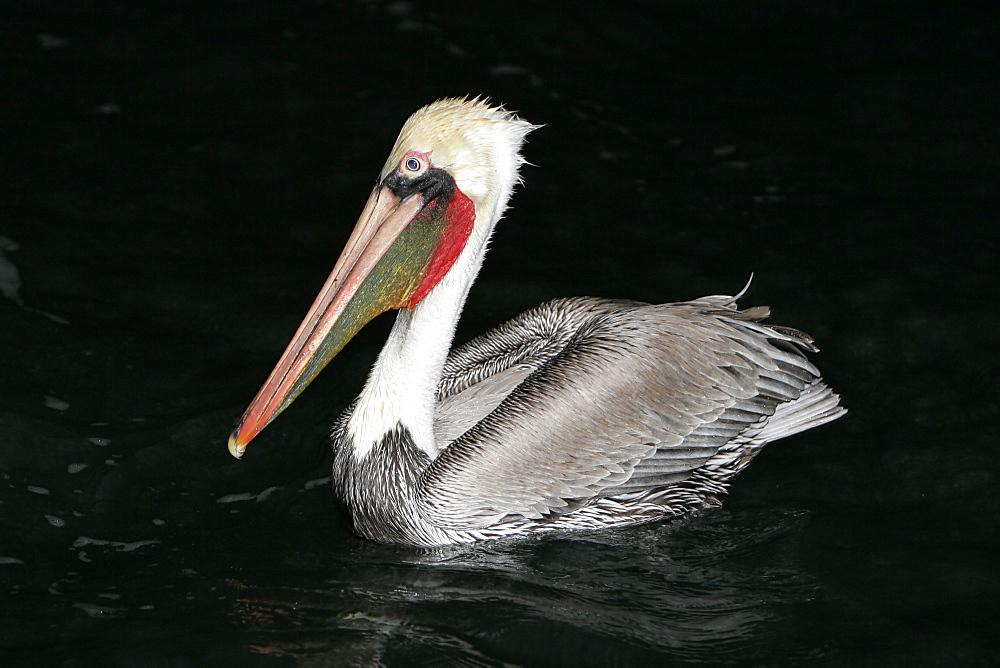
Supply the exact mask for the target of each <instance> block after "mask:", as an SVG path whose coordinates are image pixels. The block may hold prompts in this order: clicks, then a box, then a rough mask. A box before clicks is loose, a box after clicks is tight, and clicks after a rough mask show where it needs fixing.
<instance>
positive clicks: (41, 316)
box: [0, 0, 1000, 666]
mask: <svg viewBox="0 0 1000 668" xmlns="http://www.w3.org/2000/svg"><path fill="white" fill-rule="evenodd" d="M0 44H2V45H3V46H2V51H0V54H2V55H0V58H2V60H0V88H2V91H3V92H2V93H0V119H2V127H3V132H2V133H0V237H2V238H0V250H2V256H0V257H2V260H0V287H2V289H3V297H0V364H2V369H3V371H2V375H0V532H2V533H0V596H2V599H0V656H2V657H3V658H4V662H5V663H6V664H8V665H9V664H10V663H15V664H16V663H25V662H28V661H32V662H39V661H41V662H43V663H46V664H56V665H60V664H64V665H95V664H102V665H106V664H113V665H133V664H146V663H154V664H155V665H188V664H195V665H197V664H216V663H219V662H221V661H229V662H238V663H240V664H250V665H253V664H265V665H270V664H273V663H280V662H285V663H293V662H301V663H303V664H307V665H308V664H319V665H323V664H336V665H340V664H344V665H350V664H360V665H376V664H388V665H405V664H411V663H415V662H421V663H431V664H439V665H494V664H500V663H513V664H526V665H594V666H597V665H600V666H605V665H645V664H653V663H662V662H664V661H667V662H679V661H694V662H706V663H720V662H738V663H759V664H785V663H812V662H818V663H823V664H832V665H839V664H844V663H847V662H848V661H853V662H858V661H860V662H862V663H864V664H868V665H881V664H892V665H903V664H931V665H934V664H936V665H954V664H964V665H970V664H972V665H974V664H988V663H991V662H993V661H995V660H996V653H997V651H998V650H1000V642H998V641H997V640H996V637H997V631H998V628H997V627H998V624H997V621H996V620H997V619H998V613H1000V609H998V608H1000V606H998V603H997V600H998V597H1000V577H998V567H997V555H998V554H1000V539H998V524H1000V523H998V519H1000V517H998V516H1000V513H998V511H1000V493H998V490H997V465H996V460H997V456H998V452H997V450H998V448H997V438H996V436H995V433H994V432H995V427H996V424H997V422H998V420H1000V410H998V402H997V396H998V394H997V384H996V380H995V376H996V373H997V345H996V341H997V334H996V332H997V331H998V329H997V328H998V324H1000V323H998V315H997V313H998V308H997V306H998V304H997V298H996V292H997V287H998V285H1000V284H998V282H997V278H998V276H997V274H998V272H997V263H998V259H997V240H998V239H997V236H998V235H997V227H996V223H997V211H998V193H1000V188H998V177H1000V170H998V164H997V157H996V156H997V153H998V149H1000V137H998V130H997V118H998V117H1000V88H998V85H997V79H996V75H995V64H996V61H997V56H998V54H997V50H998V44H1000V41H998V30H997V20H996V17H995V15H994V14H992V13H990V12H987V11H985V8H984V10H983V11H979V12H977V11H976V10H975V9H974V8H966V9H955V8H949V7H947V6H940V7H938V6H937V5H931V4H926V5H919V4H914V3H903V2H898V3H891V2H890V3H862V2H857V3H851V2H832V1H830V2H819V3H791V2H765V3H741V2H724V1H720V2H712V1H710V2H680V3H655V2H633V3H612V2H605V3H590V4H589V5H588V8H587V9H580V8H576V9H573V10H563V9H557V8H556V7H555V5H551V6H549V8H548V9H544V8H540V7H537V6H535V7H531V8H524V9H518V6H517V5H512V4H508V3H504V4H499V3H498V4H495V5H494V4H490V5H486V4H484V5H481V6H480V5H475V4H473V5H468V6H466V7H465V8H463V9H460V10H459V9H456V8H455V7H454V6H453V5H452V4H451V3H446V2H428V3H420V2H392V3H382V2H345V3H332V2H331V3H282V4H271V5H269V4H263V3H257V2H221V3H213V4H211V6H210V7H208V8H205V7H202V3H194V2H190V3H184V2H180V3H178V2H170V3H167V2H163V3H151V4H146V5H144V6H142V8H136V7H135V6H133V5H130V4H116V3H111V2H103V1H101V0H94V1H93V2H89V3H70V4H63V3H46V2H20V3H10V4H5V5H4V6H3V8H0ZM466 93H473V94H475V93H484V94H489V95H491V96H492V97H493V98H494V99H496V100H499V101H504V102H506V103H508V104H509V105H510V107H511V108H515V109H518V110H521V111H522V112H523V114H524V116H525V117H526V118H527V119H529V120H530V121H532V122H534V123H544V124H546V127H545V128H544V129H542V130H539V131H538V132H536V133H535V134H533V135H532V137H531V141H530V144H529V146H528V149H527V157H528V159H529V160H530V161H531V162H532V163H534V164H535V165H537V168H529V169H528V170H527V171H526V173H525V178H526V185H525V186H524V187H523V188H522V189H521V191H520V192H519V193H518V194H517V196H516V199H515V201H514V208H513V210H512V211H511V213H510V215H509V216H508V219H507V220H506V221H505V222H504V223H502V224H501V226H500V228H499V229H498V234H497V237H496V241H495V243H494V245H493V250H492V252H491V254H490V256H489V257H488V259H487V262H486V266H485V269H484V271H483V273H482V275H481V279H480V281H479V282H478V283H477V285H476V287H475V288H474V289H473V292H472V296H471V298H470V302H469V306H468V308H467V310H466V315H465V318H464V320H463V322H462V325H461V329H460V332H459V338H460V339H463V340H464V339H467V338H469V337H471V336H472V335H474V334H476V333H478V332H480V331H482V330H484V329H485V328H487V327H489V326H492V325H494V324H497V323H498V322H501V321H503V320H505V319H506V318H508V317H510V316H512V315H513V314H515V313H518V312H520V311H522V310H524V309H526V308H529V307H531V306H534V305H535V304H537V303H539V302H541V301H543V300H545V299H547V298H551V297H555V296H564V295H575V294H595V295H601V296H609V297H632V298H638V299H644V300H649V301H672V300H680V299H687V298H691V297H695V296H700V295H704V294H718V293H731V292H732V291H734V290H738V289H739V288H740V287H741V286H742V284H743V283H744V282H745V281H746V279H747V277H748V275H749V274H750V273H751V272H755V273H756V278H755V281H754V286H753V288H752V291H751V294H750V296H749V298H748V301H747V303H768V304H771V305H772V307H773V312H774V314H775V321H776V322H779V323H781V324H788V325H794V326H796V327H801V328H802V329H805V330H806V331H809V332H810V333H811V334H813V335H814V336H815V337H816V338H817V339H818V340H819V342H820V344H821V345H822V347H823V352H822V353H821V354H820V355H819V356H817V358H816V360H817V363H818V364H819V365H820V367H821V368H822V369H823V370H824V371H825V374H826V376H827V378H828V380H829V382H830V383H831V384H832V385H833V386H834V387H835V388H836V389H837V390H838V391H839V392H840V393H841V394H842V395H843V397H844V401H845V403H846V404H847V405H848V406H849V408H850V410H851V413H850V415H849V416H848V417H847V418H846V419H844V420H842V421H839V422H838V423H835V424H833V425H829V426H827V427H824V428H821V429H818V430H815V431H811V432H808V433H806V434H803V435H800V436H797V437H794V438H792V439H789V440H786V441H781V442H778V443H775V444H772V445H770V446H769V447H768V448H767V449H765V451H764V452H763V453H762V455H761V456H760V457H758V458H757V460H756V461H755V462H754V464H753V465H752V466H751V467H750V468H749V469H748V471H747V472H745V473H744V474H743V475H742V476H740V478H739V479H737V481H736V484H735V485H734V487H733V490H732V493H731V494H730V496H729V497H728V498H727V499H726V504H725V505H724V507H723V508H722V509H720V510H716V511H711V512H705V513H702V514H700V515H697V516H693V517H689V518H685V519H683V520H680V521H675V522H667V523H660V524H653V525H648V526H643V527H638V528H632V529H628V530H621V531H615V532H608V533H600V534H578V535H563V536H555V537H547V538H544V539H539V540H528V541H520V542H511V543H502V542H498V543H493V544H487V545H481V546H476V547H472V548H468V547H467V548H461V549H449V550H440V551H418V550H412V549H404V548H397V547H391V546H380V545H373V544H369V543H365V542H362V541H360V540H358V539H356V538H354V537H352V536H351V535H350V533H349V532H348V531H347V529H346V526H345V524H344V522H343V520H342V519H341V518H340V516H339V515H338V512H337V511H336V509H335V508H334V505H333V502H332V499H331V495H330V493H329V490H328V488H327V481H326V480H325V478H326V476H327V475H328V467H329V464H330V454H329V451H328V446H327V445H326V443H325V432H326V429H327V425H329V424H330V423H331V422H332V421H333V419H334V417H335V416H336V415H337V414H338V413H339V411H340V410H341V409H342V408H343V407H344V406H345V405H346V403H347V402H349V401H350V400H351V399H352V398H353V397H354V396H355V394H356V393H357V391H358V390H359V388H360V386H361V384H362V382H363V379H364V374H365V370H366V368H367V366H368V365H369V364H370V363H371V361H372V359H373V357H374V355H375V353H376V351H377V350H378V347H379V346H380V344H381V341H382V339H383V337H384V336H385V332H386V331H387V326H388V322H389V320H388V319H387V318H386V317H383V318H382V319H380V320H379V321H377V322H376V323H374V324H373V325H372V326H371V327H369V328H368V329H367V330H366V331H365V332H363V333H362V335H361V336H359V338H358V339H356V340H355V341H354V342H353V343H352V344H351V346H350V347H349V348H348V350H347V351H346V352H345V353H344V354H343V355H342V356H341V357H340V358H338V359H337V360H335V361H334V363H333V364H331V366H330V367H329V369H328V370H327V371H326V373H325V374H324V375H323V377H322V378H321V379H320V380H319V381H317V382H316V383H315V384H314V385H313V386H312V387H311V388H310V389H309V391H308V392H306V394H305V395H303V397H302V398H301V399H300V400H299V401H298V402H297V403H296V405H294V406H293V407H292V408H291V409H290V410H288V411H287V412H286V413H285V414H284V415H283V416H282V417H281V418H280V419H279V420H278V421H277V422H276V423H275V424H273V425H272V426H271V427H270V428H269V429H268V430H267V432H265V435H264V436H262V437H261V438H260V439H258V440H257V441H255V442H254V444H253V447H252V448H251V449H250V451H249V453H248V455H247V457H246V458H245V459H244V461H241V462H236V461H234V460H232V459H231V458H230V457H229V455H228V454H227V452H226V448H225V437H226V435H227V433H228V431H229V430H230V428H231V427H232V425H233V421H234V420H235V418H236V417H238V416H239V414H240V413H241V412H242V410H243V408H244V407H245V405H246V403H247V402H248V400H249V399H250V398H251V397H252V395H253V394H254V392H255V391H256V389H257V387H258V386H259V384H260V382H261V381H262V380H263V378H264V377H265V376H266V374H267V372H268V371H269V370H270V368H271V366H272V364H273V363H274V361H275V360H276V358H277V356H278V354H279V353H280V351H281V349H282V348H283V346H284V344H285V342H286V341H287V339H288V337H289V336H290V334H291V332H292V331H293V330H294V327H295V325H296V324H297V323H298V320H299V319H300V318H301V316H302V315H303V313H304V312H305V309H306V308H307V306H308V304H309V303H310V301H311V300H312V298H313V296H314V294H315V292H316V290H317V289H318V287H319V285H320V284H321V283H322V281H323V279H324V278H325V276H326V274H327V273H328V272H329V270H330V268H331V267H332V264H333V261H334V259H335V258H336V255H337V254H338V252H339V250H340V246H341V245H342V244H343V242H344V240H345V239H346V236H347V233H348V231H349V229H350V227H351V225H353V222H354V220H355V217H356V215H357V213H358V212H359V210H360V208H361V206H362V204H363V201H364V198H365V197H366V195H367V193H368V191H369V189H370V186H371V183H372V180H373V179H374V177H375V175H376V173H377V171H378V169H379V167H380V166H381V165H382V162H383V160H384V158H385V155H386V153H387V151H388V149H389V147H390V146H391V143H392V140H393V139H394V137H395V134H396V132H397V131H398V128H399V126H400V124H401V123H402V121H403V120H404V119H405V118H406V116H407V115H408V114H409V113H410V112H412V111H413V110H415V109H416V108H417V107H419V106H421V105H422V104H424V103H426V102H428V101H430V100H432V99H435V98H436V97H440V96H444V95H456V94H466Z"/></svg>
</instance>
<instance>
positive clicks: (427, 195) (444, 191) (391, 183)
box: [382, 168, 455, 204]
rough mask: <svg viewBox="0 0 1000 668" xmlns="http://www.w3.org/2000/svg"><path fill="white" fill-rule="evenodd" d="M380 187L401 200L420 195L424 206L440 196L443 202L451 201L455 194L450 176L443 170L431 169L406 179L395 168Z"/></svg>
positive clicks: (453, 183) (453, 182)
mask: <svg viewBox="0 0 1000 668" xmlns="http://www.w3.org/2000/svg"><path fill="white" fill-rule="evenodd" d="M382 187H383V188H388V189H389V190H390V191H391V192H392V194H393V195H395V196H396V197H398V198H399V199H401V200H402V199H406V198H407V197H409V196H410V195H412V194H414V193H420V194H421V196H422V197H423V199H424V204H427V203H428V202H430V201H431V200H433V199H435V198H437V197H440V196H441V195H444V196H445V201H448V200H449V199H451V196H452V194H454V192H455V181H454V179H452V177H451V174H449V173H448V172H446V171H445V170H443V169H436V168H431V169H428V170H427V171H426V172H424V173H423V174H420V175H418V176H416V177H407V176H403V174H402V172H400V171H399V169H398V168H397V169H394V170H393V171H392V173H391V174H389V176H387V177H385V179H383V181H382Z"/></svg>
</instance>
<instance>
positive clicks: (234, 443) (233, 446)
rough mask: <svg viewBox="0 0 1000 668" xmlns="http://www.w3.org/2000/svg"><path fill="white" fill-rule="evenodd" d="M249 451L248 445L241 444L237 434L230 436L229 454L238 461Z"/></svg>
mask: <svg viewBox="0 0 1000 668" xmlns="http://www.w3.org/2000/svg"><path fill="white" fill-rule="evenodd" d="M246 451H247V446H246V443H240V442H239V439H238V437H237V432H235V431H234V432H233V433H232V434H230V435H229V454H231V455H232V456H233V457H236V459H240V458H241V457H242V456H243V453H244V452H246Z"/></svg>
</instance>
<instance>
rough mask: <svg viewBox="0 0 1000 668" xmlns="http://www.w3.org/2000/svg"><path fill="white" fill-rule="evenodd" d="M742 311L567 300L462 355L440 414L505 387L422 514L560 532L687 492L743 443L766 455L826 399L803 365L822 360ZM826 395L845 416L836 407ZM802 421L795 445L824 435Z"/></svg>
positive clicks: (460, 443) (451, 365)
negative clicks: (802, 411) (799, 411)
mask: <svg viewBox="0 0 1000 668" xmlns="http://www.w3.org/2000/svg"><path fill="white" fill-rule="evenodd" d="M732 306H734V305H733V304H732V298H728V297H706V298H703V299H701V300H697V301H693V302H684V303H678V304H661V305H646V304H637V303H635V302H612V301H609V300H596V299H590V298H580V299H568V300H557V301H554V302H549V303H548V304H545V305H543V306H541V307H539V308H537V309H535V310H533V311H530V312H528V313H525V314H523V315H522V316H520V317H519V318H517V319H515V320H513V321H511V322H510V323H507V325H504V326H501V327H500V328H497V330H494V331H493V332H490V333H489V334H487V335H484V337H481V338H480V339H477V340H475V341H473V342H470V344H469V345H467V346H466V347H464V348H463V349H460V350H459V351H456V354H455V355H453V357H452V358H449V361H448V373H447V374H446V376H445V380H443V381H442V386H441V387H442V389H441V390H440V391H439V394H440V395H441V397H442V404H445V403H446V402H447V401H448V400H449V399H454V398H455V397H458V396H460V395H462V394H465V393H467V392H468V390H469V389H470V388H473V387H474V386H475V385H476V384H477V382H483V381H484V380H485V381H486V382H487V385H489V383H490V379H491V378H493V377H494V376H496V375H500V376H501V377H505V378H506V380H505V381H504V382H500V383H498V386H503V387H502V389H500V390H499V391H497V392H495V393H493V399H492V401H494V402H495V404H494V406H493V407H492V408H491V409H490V410H489V411H488V414H486V415H485V417H483V418H482V419H479V420H477V421H475V422H474V424H472V425H471V426H470V427H469V428H468V429H467V430H465V431H463V432H462V433H461V435H460V436H457V438H456V439H455V440H454V441H453V442H451V444H450V445H448V447H447V448H445V449H444V450H443V451H442V452H441V454H440V455H439V456H438V457H437V458H436V459H435V460H434V462H433V463H432V464H431V466H430V467H429V468H428V469H427V470H426V471H425V472H424V474H423V475H422V477H421V480H420V482H419V492H418V494H419V500H420V503H421V512H422V514H424V515H425V516H426V517H427V518H428V519H429V520H431V521H433V522H435V523H436V524H438V525H440V526H443V527H447V528H453V529H477V528H483V527H486V526H490V525H492V524H496V523H498V522H501V521H505V520H506V519H511V518H518V517H523V518H532V519H542V518H551V517H555V516H558V515H560V514H562V513H565V512H568V511H570V510H573V509H575V508H578V507H579V506H580V505H582V504H583V503H586V502H587V500H589V499H594V498H600V497H607V496H614V495H617V494H623V493H628V492H631V491H639V490H649V489H656V488H658V487H663V486H666V485H670V484H673V483H676V482H679V481H682V480H685V479H687V478H689V477H690V476H691V475H692V474H693V472H695V471H696V470H698V469H699V468H700V467H703V466H705V465H706V463H710V462H711V461H713V457H717V455H719V453H720V452H722V451H723V450H725V449H726V448H727V447H731V444H733V443H739V442H740V437H741V434H742V435H744V438H743V443H742V445H746V444H747V443H748V442H750V441H752V440H753V439H756V440H757V441H758V442H759V445H757V446H756V447H757V448H759V447H760V445H762V444H763V442H766V440H767V439H766V434H765V438H761V432H765V431H766V428H765V425H766V421H767V419H768V417H769V416H772V415H774V414H775V411H776V409H777V408H778V407H779V406H780V405H782V404H786V403H788V402H795V401H796V400H797V399H799V397H800V396H801V395H802V394H803V391H804V390H805V389H806V388H807V387H813V386H817V385H819V381H818V377H819V373H818V371H817V370H816V368H815V367H814V366H813V365H812V364H811V363H809V362H808V361H807V360H806V359H805V356H804V355H803V353H802V349H814V348H812V346H811V342H810V341H809V340H808V338H807V337H805V335H802V334H801V333H799V332H796V331H795V330H790V329H785V328H779V327H768V326H765V325H762V324H760V323H759V322H758V321H759V320H760V319H762V318H763V317H764V316H766V314H767V311H766V309H749V310H747V311H738V310H736V309H735V308H732ZM540 332H541V333H544V335H540V334H539V333H540ZM498 353H499V354H498ZM512 369H514V370H515V371H511V370H512ZM517 369H520V371H517ZM516 376H519V377H516ZM515 377H516V378H515ZM514 380H516V381H517V382H516V383H515V382H513V381H514ZM510 386H513V389H511V387H510ZM819 387H820V388H821V390H822V391H821V392H818V394H819V395H822V396H820V399H823V400H824V401H825V402H826V404H829V403H830V401H831V399H830V397H832V402H833V404H832V405H833V408H836V395H832V393H830V391H829V390H828V388H825V386H822V385H819ZM812 394H817V392H813V393H812ZM813 403H815V402H813ZM821 403H822V402H821ZM826 404H824V407H825V408H826V409H828V410H827V413H829V409H830V406H829V405H826ZM446 412H447V411H446ZM786 412H788V413H794V412H792V411H786ZM837 415H839V413H837ZM833 417H836V415H834V416H833ZM833 417H829V416H826V417H825V418H824V419H823V421H826V420H828V419H833ZM796 421H799V422H801V418H799V417H796V416H795V415H793V416H792V419H787V420H784V422H786V423H788V424H783V425H782V428H783V430H784V432H785V433H794V431H797V430H801V429H803V428H806V427H807V426H812V424H813V423H815V424H818V423H819V422H816V421H813V423H810V424H809V425H806V426H797V428H793V427H796V425H797V422H796ZM792 422H796V425H791V423H792ZM463 426H464V425H463ZM459 431H461V429H455V430H454V432H455V433H458V432H459ZM775 433H777V432H776V431H775ZM783 435H784V434H783ZM772 438H773V436H772ZM754 451H756V450H754ZM751 456H752V455H751ZM745 459H746V461H748V460H749V457H746V458H745ZM739 460H740V457H739V456H738V453H735V454H734V455H733V456H732V457H728V458H726V459H725V461H726V463H727V464H726V465H727V466H729V467H730V468H732V469H733V470H732V471H728V472H727V471H724V472H723V473H724V474H727V475H731V474H732V472H735V470H738V469H739V468H741V467H742V465H745V461H744V462H742V463H740V461H739Z"/></svg>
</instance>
